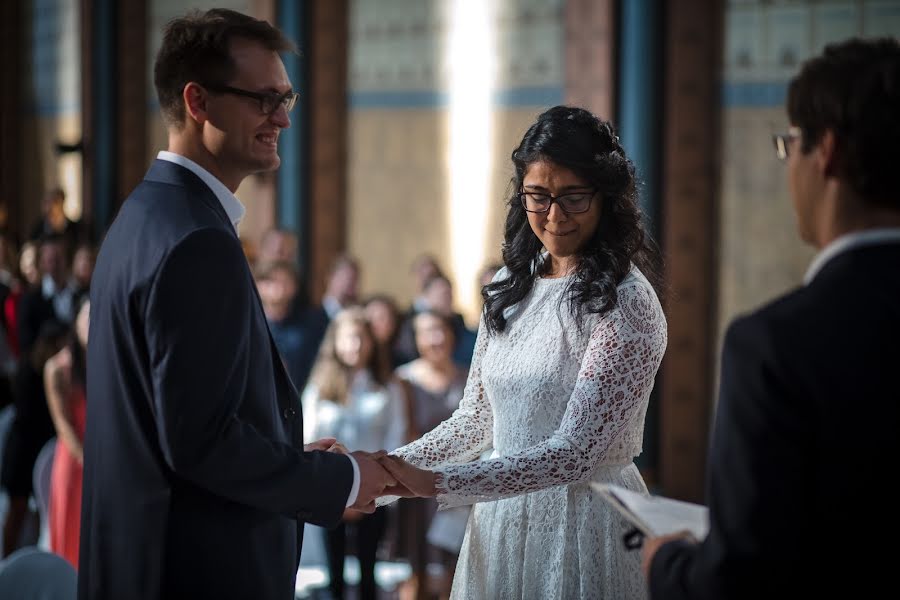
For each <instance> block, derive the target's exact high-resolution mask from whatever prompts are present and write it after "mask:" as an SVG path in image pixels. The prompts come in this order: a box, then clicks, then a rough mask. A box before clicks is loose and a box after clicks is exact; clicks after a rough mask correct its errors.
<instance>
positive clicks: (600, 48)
mask: <svg viewBox="0 0 900 600" xmlns="http://www.w3.org/2000/svg"><path fill="white" fill-rule="evenodd" d="M614 4H615V3H614V2H613V1H612V0H568V2H566V3H565V16H564V19H565V44H566V48H565V52H566V82H565V85H566V89H565V99H566V104H570V105H573V106H581V107H583V108H586V109H588V110H590V111H591V112H592V113H594V114H595V115H597V116H599V117H600V118H602V119H611V118H612V117H613V114H614V112H613V111H614V109H615V105H614V100H613V99H614V88H615V85H614V80H615V72H616V71H615V66H614V63H613V54H614V49H615V29H614V27H615V23H616V21H615V10H614Z"/></svg>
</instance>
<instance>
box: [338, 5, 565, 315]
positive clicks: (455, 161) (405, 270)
mask: <svg viewBox="0 0 900 600" xmlns="http://www.w3.org/2000/svg"><path fill="white" fill-rule="evenodd" d="M563 4H564V3H563V1H562V0H549V1H547V0H489V1H486V2H483V3H478V4H477V5H474V4H467V3H466V2H464V1H459V0H430V1H421V0H389V1H385V2H379V3H378V4H377V7H376V6H375V5H374V3H371V2H366V1H365V0H357V1H355V2H351V5H350V6H351V10H350V14H351V16H350V60H349V63H350V74H349V78H350V80H349V92H350V111H349V112H350V114H349V133H348V136H349V139H348V148H349V151H348V164H347V168H348V198H347V209H348V210H347V214H348V223H347V239H348V250H349V251H350V252H351V253H352V254H354V255H356V256H357V257H358V258H359V260H360V262H361V264H362V269H363V281H362V286H363V292H364V293H365V294H370V293H375V292H383V293H388V294H390V295H392V296H394V297H395V298H396V299H397V301H398V302H399V303H400V304H401V306H404V305H408V304H409V302H410V301H411V300H412V298H413V295H414V291H415V290H414V284H413V280H412V278H411V276H410V265H411V263H412V261H413V260H414V259H415V258H416V257H417V256H418V255H420V254H422V253H429V254H433V255H434V256H436V257H437V258H438V260H439V262H440V263H441V266H442V267H443V269H444V270H445V271H446V272H447V274H448V276H449V277H450V279H451V281H452V282H453V284H454V289H455V293H456V303H457V309H458V310H460V312H462V313H463V315H464V316H465V317H466V319H467V321H468V322H469V324H470V325H472V326H474V325H475V324H476V323H477V320H478V313H479V310H480V307H481V301H480V290H478V289H477V286H476V282H475V279H476V273H477V271H478V270H480V269H481V267H482V266H484V265H485V264H487V263H493V262H498V261H499V260H500V244H501V241H502V236H503V223H504V219H505V214H506V200H507V198H506V193H507V188H508V184H509V180H510V177H511V176H512V165H511V162H510V158H509V157H510V154H511V152H512V150H513V148H514V147H515V146H516V145H517V144H518V142H519V141H520V139H521V137H522V135H523V134H524V132H525V130H526V129H527V128H528V126H529V125H530V124H531V123H532V122H533V121H534V118H535V116H536V115H537V114H538V113H539V112H541V111H542V110H543V109H545V108H547V107H549V106H552V105H553V104H557V103H561V102H562V99H563V80H564V75H565V73H564V65H563V63H564V47H563V31H564V27H563ZM473 8H474V10H473ZM467 11H471V12H467ZM461 25H462V28H463V29H464V31H461V30H460V27H461ZM476 32H477V33H478V35H476ZM460 33H463V34H465V36H467V37H465V40H466V41H465V42H464V44H463V47H462V48H460V46H459V45H456V46H454V43H455V42H454V39H458V38H457V37H456V36H458V35H459V34H460ZM465 44H485V47H484V48H483V49H482V48H479V49H478V50H477V51H476V52H475V54H474V58H473V56H472V55H470V56H469V57H466V56H465V54H466V48H465ZM481 50H483V52H481ZM466 60H468V61H469V62H468V63H465V61H466ZM461 61H462V62H461ZM462 63H465V64H464V65H463V64H462ZM482 63H490V66H488V67H486V68H484V69H482V67H484V65H483V64H482ZM461 65H462V66H461ZM480 70H483V72H482V73H481V74H480V75H479V74H478V73H477V72H478V71H480ZM454 73H456V76H455V77H454ZM460 73H462V78H463V81H462V82H460V81H459V78H460V77H459V74H460ZM479 77H482V78H479ZM460 83H461V85H460ZM454 90H455V91H454ZM460 90H461V92H460ZM468 92H474V93H475V94H476V95H478V93H481V92H483V94H482V96H481V98H480V99H479V102H480V104H479V103H476V104H475V105H474V110H475V112H476V113H477V115H476V116H475V117H473V118H471V119H469V118H468V117H467V116H463V117H462V118H461V119H460V120H458V121H454V118H455V117H454V115H456V116H457V117H456V118H459V117H458V115H459V114H460V112H459V110H460V109H459V108H458V106H457V105H456V104H455V102H457V100H456V98H457V96H454V94H459V93H462V95H463V96H465V95H466V94H467V93H468ZM463 102H464V103H465V102H467V100H466V99H463ZM468 107H469V109H470V110H471V109H472V107H473V105H471V104H470V105H468ZM460 139H464V140H465V141H464V143H465V144H468V146H467V148H468V151H469V152H471V153H472V154H476V153H477V154H478V156H479V157H481V158H479V159H478V160H477V161H476V162H475V163H474V164H469V165H468V166H463V167H459V164H460V162H459V161H460V153H459V146H454V140H460ZM466 152H467V151H466V149H465V148H464V149H463V152H462V155H463V161H462V162H463V163H465V155H466ZM485 161H486V162H487V164H484V163H485Z"/></svg>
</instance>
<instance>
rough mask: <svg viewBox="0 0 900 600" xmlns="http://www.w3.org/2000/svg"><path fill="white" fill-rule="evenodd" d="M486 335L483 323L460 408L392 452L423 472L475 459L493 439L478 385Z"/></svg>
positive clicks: (488, 412)
mask: <svg viewBox="0 0 900 600" xmlns="http://www.w3.org/2000/svg"><path fill="white" fill-rule="evenodd" d="M488 340H489V335H488V333H487V331H485V328H484V322H483V321H482V323H481V325H480V326H479V327H478V338H477V340H476V342H475V354H474V356H473V358H472V367H471V369H470V370H469V379H468V381H466V387H465V391H464V392H463V398H462V400H461V401H460V403H459V408H457V409H456V411H454V413H453V415H451V416H450V418H449V419H447V420H446V421H444V422H443V423H441V424H440V425H438V426H437V427H435V428H434V429H433V430H432V431H431V432H429V433H427V434H425V435H424V436H422V437H421V438H420V439H418V440H416V441H414V442H412V443H409V444H407V445H406V446H403V447H402V448H398V449H397V450H395V451H393V452H391V454H394V455H397V456H399V457H401V458H403V459H404V460H406V461H408V462H410V463H412V464H414V465H416V466H417V467H420V468H423V469H435V468H437V467H439V466H441V465H445V464H448V463H461V462H469V461H471V460H475V459H476V458H478V457H479V456H480V455H481V453H482V452H483V451H484V450H485V448H487V447H489V446H490V444H491V440H492V439H493V431H494V419H493V413H492V412H491V407H490V403H489V402H488V399H487V396H486V395H485V392H484V386H483V385H482V383H481V361H482V359H483V358H484V353H485V351H486V350H487V345H488Z"/></svg>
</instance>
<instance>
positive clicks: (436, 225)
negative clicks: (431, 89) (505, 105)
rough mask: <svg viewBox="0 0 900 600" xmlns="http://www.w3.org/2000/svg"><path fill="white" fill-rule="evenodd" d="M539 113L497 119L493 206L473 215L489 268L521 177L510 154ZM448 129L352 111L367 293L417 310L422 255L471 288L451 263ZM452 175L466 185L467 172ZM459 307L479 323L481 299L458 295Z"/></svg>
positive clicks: (442, 118) (355, 228)
mask: <svg viewBox="0 0 900 600" xmlns="http://www.w3.org/2000/svg"><path fill="white" fill-rule="evenodd" d="M539 110H540V109H534V108H528V109H519V110H504V111H497V112H496V113H494V123H495V125H494V128H495V137H494V140H495V142H494V144H493V147H492V149H491V152H490V156H491V157H492V167H491V171H490V173H491V175H490V183H489V192H488V194H487V198H488V202H487V205H486V206H484V207H483V210H480V211H477V214H476V212H475V211H473V214H471V215H470V217H469V218H470V219H471V224H472V226H473V229H475V226H477V225H480V227H481V228H482V229H483V231H484V236H483V240H482V243H481V249H480V252H479V254H480V255H481V256H482V260H481V263H483V264H486V263H490V262H497V261H499V260H500V245H501V242H502V240H503V224H504V220H505V218H506V200H507V195H506V193H507V189H508V187H509V181H510V178H511V177H512V174H513V167H512V163H511V161H510V159H509V155H510V154H511V152H512V150H513V148H515V146H516V145H517V144H518V143H519V141H520V140H521V137H522V135H523V134H524V133H525V131H526V130H527V128H528V127H529V126H530V125H531V123H532V122H533V121H534V118H535V116H536V115H537V114H538V112H539ZM447 127H448V125H447V115H446V113H445V112H443V111H436V110H421V109H420V110H413V109H409V110H403V111H397V110H378V109H376V110H365V111H353V112H352V113H351V118H350V143H349V147H350V155H349V161H348V163H349V182H348V183H349V186H348V194H349V207H348V223H347V233H348V240H349V251H350V252H351V253H352V254H354V255H355V256H357V257H359V259H360V261H361V263H362V267H363V281H362V285H363V291H364V292H365V294H370V293H376V292H380V293H388V294H390V295H392V296H393V297H395V298H396V299H397V300H398V302H400V303H401V305H406V304H409V302H410V301H411V300H412V297H413V295H414V292H415V290H414V286H413V280H412V278H411V277H410V271H409V267H410V264H411V263H412V261H413V259H414V258H415V257H416V256H418V255H420V254H422V253H429V254H433V255H434V256H435V257H437V258H438V260H439V262H440V263H441V265H442V266H443V267H444V268H445V269H446V270H448V271H449V275H450V277H451V279H452V280H454V287H455V289H456V290H460V289H464V287H465V286H464V285H462V283H463V282H461V281H458V280H456V273H455V272H454V271H453V265H452V257H451V239H450V227H451V225H450V223H451V215H450V212H451V211H452V210H454V207H453V206H451V205H450V195H449V180H450V177H451V175H450V174H449V173H448V172H447V164H446V151H445V148H446V139H447V135H448V134H447ZM452 176H453V177H459V178H460V180H461V181H462V182H465V177H466V174H465V173H455V174H453V175H452ZM465 220H467V219H464V221H465ZM472 237H473V238H475V235H474V234H473V236H472ZM472 243H478V241H477V240H476V239H473V240H472ZM478 266H479V267H480V266H482V265H478ZM473 291H474V290H473ZM457 302H458V304H459V307H460V309H461V310H462V309H465V308H466V307H468V310H467V311H466V313H464V314H465V316H466V317H467V320H468V321H469V323H470V324H472V325H474V324H475V323H477V319H478V307H479V306H480V304H479V302H478V297H477V296H475V295H474V294H473V295H472V296H470V297H468V298H462V297H459V295H458V296H457Z"/></svg>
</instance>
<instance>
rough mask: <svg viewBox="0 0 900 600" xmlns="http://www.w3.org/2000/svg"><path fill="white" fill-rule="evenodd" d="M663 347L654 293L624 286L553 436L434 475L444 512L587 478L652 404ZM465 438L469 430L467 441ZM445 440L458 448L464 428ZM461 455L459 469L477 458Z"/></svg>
mask: <svg viewBox="0 0 900 600" xmlns="http://www.w3.org/2000/svg"><path fill="white" fill-rule="evenodd" d="M665 348H666V322H665V317H664V316H663V313H662V309H661V307H660V305H659V301H658V300H657V298H656V294H655V293H654V292H653V290H652V289H651V288H650V287H649V286H648V285H647V284H646V283H643V284H642V283H638V282H635V283H634V284H633V285H632V284H628V285H625V286H622V287H621V288H620V289H619V301H618V304H617V306H616V308H614V309H613V310H611V311H610V312H608V313H607V314H605V315H603V317H602V318H601V319H600V321H599V322H598V323H597V324H596V325H595V326H594V327H593V329H592V331H591V335H590V339H589V342H588V346H587V350H586V351H585V353H584V357H583V359H582V362H581V367H580V370H579V374H578V379H577V382H576V384H575V388H574V390H573V392H572V395H571V396H570V398H569V400H568V404H567V407H566V411H565V414H564V416H563V419H562V422H561V423H560V426H559V428H558V429H557V431H556V432H555V433H554V434H553V435H552V436H551V437H550V438H549V439H547V440H545V441H543V442H541V443H539V444H536V445H534V446H532V447H530V448H527V449H526V450H524V451H522V452H519V453H517V454H513V455H509V456H503V457H498V458H494V459H488V460H480V461H477V462H471V463H468V464H454V465H444V466H439V467H438V468H435V469H433V470H435V471H436V472H437V473H438V502H439V503H440V505H441V507H442V508H449V507H453V506H460V505H465V504H472V503H474V502H480V501H485V500H497V499H500V498H505V497H509V496H515V495H519V494H523V493H527V492H533V491H536V490H540V489H544V488H549V487H553V486H557V485H566V484H570V483H574V482H578V481H583V480H585V479H587V478H588V477H589V476H590V474H591V473H592V472H593V471H594V470H595V469H596V467H597V466H598V465H599V464H602V462H603V460H604V458H605V457H606V456H607V454H608V452H609V449H610V448H611V446H612V444H613V443H614V442H615V441H616V440H617V438H618V437H619V434H620V433H621V432H622V431H623V430H624V429H626V428H627V427H628V426H629V424H630V422H631V420H632V418H634V416H635V415H640V414H643V412H642V411H641V410H640V408H642V406H643V404H644V403H646V402H647V400H648V399H649V396H650V392H651V390H652V388H653V383H654V377H655V375H656V371H657V369H658V368H659V364H660V362H661V361H662V356H663V353H664V352H665ZM470 406H471V405H470ZM475 406H477V404H476V405H475ZM470 410H471V409H470ZM476 414H477V413H476ZM484 422H485V421H484V420H481V423H482V424H483V423H484ZM463 424H464V423H460V425H463ZM466 425H467V423H466ZM468 432H469V430H468V429H466V436H468V435H469V433H468ZM448 434H450V432H448V431H447V430H446V429H444V430H443V436H444V437H445V438H446V440H447V441H448V442H450V441H451V440H454V439H456V438H458V440H457V441H456V442H455V443H454V444H449V445H450V446H451V447H452V446H455V445H460V444H461V439H462V438H463V433H462V430H461V429H455V430H453V433H452V434H450V435H448ZM459 456H460V457H461V459H460V460H456V462H461V460H465V459H466V458H468V459H470V460H471V459H472V458H474V457H473V455H472V454H471V453H464V454H460V455H459ZM435 458H443V457H435ZM453 458H456V457H455V456H454V457H453ZM434 462H436V463H446V462H447V460H440V461H438V460H435V461H434Z"/></svg>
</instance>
